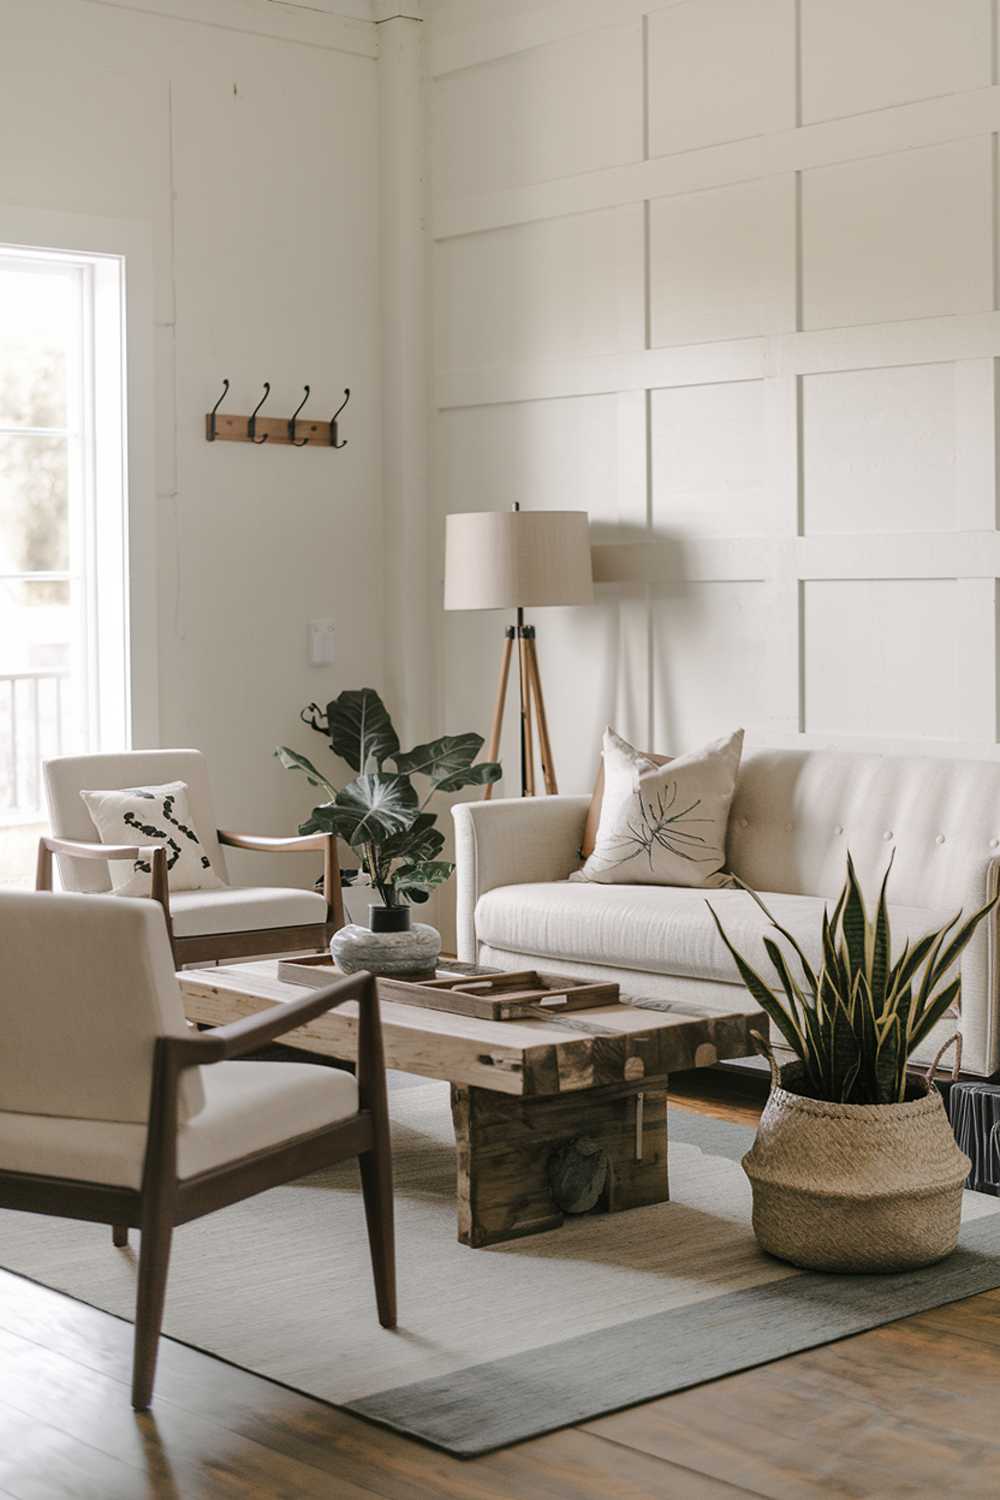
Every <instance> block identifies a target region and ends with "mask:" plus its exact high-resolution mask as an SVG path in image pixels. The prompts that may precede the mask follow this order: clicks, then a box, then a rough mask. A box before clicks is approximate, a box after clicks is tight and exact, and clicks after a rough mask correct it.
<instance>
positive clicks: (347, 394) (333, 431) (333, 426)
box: [330, 386, 351, 448]
mask: <svg viewBox="0 0 1000 1500" xmlns="http://www.w3.org/2000/svg"><path fill="white" fill-rule="evenodd" d="M350 399H351V391H350V387H349V386H345V387H344V399H343V401H341V403H340V405H339V406H338V407H337V410H336V411H335V412H334V414H333V416H332V417H331V418H330V447H331V448H346V447H347V439H346V438H345V439H344V441H343V442H342V443H338V442H337V418H338V417H339V416H340V413H341V412H342V411H343V410H344V407H345V406H346V405H347V403H348V401H350Z"/></svg>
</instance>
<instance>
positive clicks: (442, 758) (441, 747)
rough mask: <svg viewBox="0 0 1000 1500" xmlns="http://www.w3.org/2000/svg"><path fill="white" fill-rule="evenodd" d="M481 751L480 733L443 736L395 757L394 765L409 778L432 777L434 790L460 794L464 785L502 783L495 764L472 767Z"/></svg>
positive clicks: (399, 753)
mask: <svg viewBox="0 0 1000 1500" xmlns="http://www.w3.org/2000/svg"><path fill="white" fill-rule="evenodd" d="M482 748H483V737H482V735H481V734H443V735H441V737H440V739H436V740H431V741H429V743H428V744H426V745H418V746H417V747H416V749H415V750H405V751H400V752H398V753H396V754H394V755H393V763H394V765H395V767H396V769H397V771H401V772H402V773H403V774H404V775H406V776H415V775H420V776H429V777H430V779H431V781H432V782H433V784H434V789H435V791H439V792H458V791H461V789H462V787H464V786H482V785H483V784H484V783H487V782H491V781H499V779H500V775H501V771H500V767H499V766H498V765H497V764H496V763H495V762H494V761H483V762H481V763H480V764H479V765H478V766H474V765H473V764H472V762H473V761H474V760H475V758H476V756H477V755H478V754H479V752H480V750H481V749H482Z"/></svg>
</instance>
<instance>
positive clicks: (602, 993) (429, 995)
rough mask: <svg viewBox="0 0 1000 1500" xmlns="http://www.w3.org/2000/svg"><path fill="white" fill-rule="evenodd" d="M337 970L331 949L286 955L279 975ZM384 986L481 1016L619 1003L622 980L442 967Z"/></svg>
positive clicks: (305, 979) (311, 980)
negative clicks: (471, 971) (610, 981)
mask: <svg viewBox="0 0 1000 1500" xmlns="http://www.w3.org/2000/svg"><path fill="white" fill-rule="evenodd" d="M336 974H337V970H336V969H335V968H334V965H333V960H332V959H331V958H330V957H329V956H328V955H326V954H317V955H316V957H315V958H297V959H282V960H281V961H280V962H279V964H278V978H279V979H284V980H286V981H287V982H288V983H289V984H306V985H310V986H320V985H324V984H329V983H330V981H331V979H333V978H335V977H336ZM378 987H379V994H380V995H381V996H382V998H383V999H384V1000H391V1001H392V1003H393V1004H394V1005H418V1006H423V1007H424V1008H425V1009H428V1010H445V1011H452V1012H453V1013H454V1014H456V1015H460V1016H475V1017H476V1018H477V1019H478V1020H481V1021H514V1020H519V1019H524V1018H525V1017H528V1016H531V1017H537V1016H538V1015H539V1014H543V1015H547V1014H556V1015H558V1014H560V1013H564V1012H566V1011H570V1010H588V1009H590V1008H591V1007H593V1006H596V1005H616V1004H617V1003H618V1001H619V998H620V994H619V987H618V985H617V984H588V983H587V982H586V981H584V980H580V979H573V978H571V977H569V976H568V975H565V974H550V973H548V972H547V971H546V972H542V971H540V970H538V969H521V970H518V971H517V972H516V973H492V974H449V973H448V972H447V971H444V970H441V971H439V973H438V975H437V977H436V978H434V979H385V978H382V979H379V981H378Z"/></svg>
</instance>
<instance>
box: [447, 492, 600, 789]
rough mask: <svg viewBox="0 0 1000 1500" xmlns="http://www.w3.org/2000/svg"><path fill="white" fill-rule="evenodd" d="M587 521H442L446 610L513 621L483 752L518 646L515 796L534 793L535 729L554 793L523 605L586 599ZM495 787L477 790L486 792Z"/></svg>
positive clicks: (572, 517)
mask: <svg viewBox="0 0 1000 1500" xmlns="http://www.w3.org/2000/svg"><path fill="white" fill-rule="evenodd" d="M593 598H594V584H593V577H592V574H591V567H590V524H589V520H588V517H587V512H586V511H584V510H527V511H525V510H521V509H520V507H519V506H517V505H515V506H514V508H513V509H512V510H509V511H472V512H467V513H465V514H461V515H451V516H449V517H448V519H447V541H446V555H445V585H444V607H445V609H513V610H514V611H515V612H516V613H515V623H514V624H513V625H508V626H507V627H506V629H505V631H504V643H503V649H502V655H501V658H500V683H499V687H498V689H497V700H496V708H495V710H494V713H493V726H492V729H491V732H490V743H489V749H488V751H487V753H486V754H487V759H488V760H496V758H497V756H498V754H499V750H500V734H501V730H502V728H503V716H504V708H505V706H506V702H507V683H508V679H509V677H510V662H511V655H512V654H513V651H514V645H515V642H516V644H517V683H518V698H519V702H520V735H521V796H522V797H533V796H534V795H535V748H534V747H535V734H536V732H537V736H538V748H539V759H540V761H541V768H542V778H543V781H544V783H545V790H546V792H548V793H550V794H551V793H554V792H558V790H559V785H558V782H557V781H556V771H555V765H554V764H553V760H552V746H551V744H550V743H549V729H548V723H547V721H546V717H545V700H544V698H543V697H542V681H541V677H540V675H539V671H538V657H537V655H536V653H535V627H534V625H526V624H525V623H524V611H525V609H526V608H531V607H537V606H540V605H553V604H562V605H568V604H591V603H592V602H593ZM492 793H493V787H492V786H488V787H487V788H486V790H485V791H484V792H483V796H484V797H490V796H491V795H492Z"/></svg>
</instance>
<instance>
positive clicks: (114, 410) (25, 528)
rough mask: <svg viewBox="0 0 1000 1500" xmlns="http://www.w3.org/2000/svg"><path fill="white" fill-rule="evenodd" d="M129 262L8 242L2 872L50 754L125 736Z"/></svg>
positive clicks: (1, 444) (20, 840) (28, 848)
mask: <svg viewBox="0 0 1000 1500" xmlns="http://www.w3.org/2000/svg"><path fill="white" fill-rule="evenodd" d="M123 280H124V278H123V263H122V261H121V259H120V258H119V257H115V256H91V255H69V254H65V253H62V252H56V251H36V250H31V251H27V250H23V249H15V248H6V247H3V246H0V884H2V883H11V882H17V883H27V882H28V880H29V879H30V875H31V871H32V868H33V863H34V845H35V842H36V840H37V835H38V831H39V825H40V824H41V823H43V822H44V818H45V814H44V790H43V785H42V777H41V762H42V760H43V759H45V758H47V757H48V756H51V755H58V754H71V753H75V752H82V751H86V750H97V749H104V748H122V747H124V746H126V745H127V743H128V723H129V715H128V660H127V645H128V636H127V589H126V567H125V561H126V520H125V518H126V506H125V453H124V434H125V424H124V412H123V401H124V379H123V369H122V363H123V348H124V327H123V312H122V309H123Z"/></svg>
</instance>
